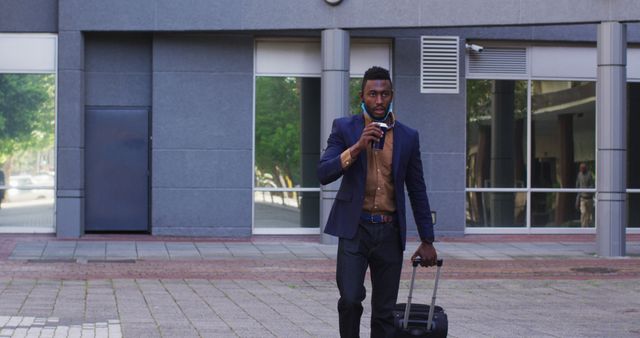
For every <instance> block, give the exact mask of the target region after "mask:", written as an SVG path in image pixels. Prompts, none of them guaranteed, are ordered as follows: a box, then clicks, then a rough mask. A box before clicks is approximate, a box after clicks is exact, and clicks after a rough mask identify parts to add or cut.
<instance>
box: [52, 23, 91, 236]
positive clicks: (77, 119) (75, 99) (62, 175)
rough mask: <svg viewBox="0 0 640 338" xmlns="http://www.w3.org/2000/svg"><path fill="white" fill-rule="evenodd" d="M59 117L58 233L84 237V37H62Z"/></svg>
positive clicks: (76, 33)
mask: <svg viewBox="0 0 640 338" xmlns="http://www.w3.org/2000/svg"><path fill="white" fill-rule="evenodd" d="M57 90H58V116H57V126H56V129H57V130H56V138H57V142H56V153H57V154H56V167H57V168H56V181H57V182H56V215H55V224H56V234H57V236H58V237H60V238H77V237H80V236H81V235H83V234H84V104H85V103H84V102H85V101H84V98H85V95H84V92H85V89H84V37H83V35H82V33H81V32H79V31H60V32H59V34H58V88H57Z"/></svg>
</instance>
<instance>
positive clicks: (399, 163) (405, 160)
mask: <svg viewBox="0 0 640 338" xmlns="http://www.w3.org/2000/svg"><path fill="white" fill-rule="evenodd" d="M363 129H364V116H363V115H362V114H358V115H353V116H349V117H342V118H338V119H335V120H334V121H333V126H332V128H331V135H329V140H328V141H327V148H326V149H325V151H324V153H323V154H322V157H321V158H320V162H319V163H318V179H319V180H320V183H321V184H323V185H326V184H329V183H331V182H333V181H335V180H337V179H338V178H340V177H341V176H342V182H341V184H340V190H338V194H337V195H336V199H335V201H334V203H333V207H332V208H331V213H330V214H329V220H328V221H327V225H326V227H325V229H324V232H325V233H327V234H330V235H333V236H338V237H341V238H348V239H351V238H354V237H355V235H356V231H357V230H358V223H359V219H360V213H361V212H362V205H363V203H364V192H365V182H366V175H367V154H366V152H364V151H363V152H361V153H360V154H359V155H358V159H357V160H356V161H355V162H354V163H353V164H352V165H351V166H350V167H348V168H347V169H345V170H343V169H342V162H341V161H340V154H342V152H343V151H345V150H346V149H347V148H349V147H351V146H352V145H354V144H355V143H356V142H358V140H359V139H360V135H361V134H362V130H363ZM391 172H392V175H393V183H394V187H395V197H396V212H397V216H398V225H399V226H400V237H401V241H402V248H403V249H404V247H405V243H406V238H407V221H406V214H405V212H406V209H405V197H404V196H405V193H404V187H405V184H406V186H407V192H408V194H409V200H410V202H411V208H412V209H413V217H414V219H415V221H416V226H417V228H418V233H419V234H420V238H421V239H422V240H429V241H433V238H434V235H433V223H432V220H431V209H430V208H429V199H428V198H427V188H426V185H425V183H424V175H423V172H422V160H421V159H420V139H419V136H418V131H416V130H415V129H412V128H409V127H407V126H406V125H404V124H402V123H400V122H397V121H396V123H395V126H394V129H393V159H392V168H391Z"/></svg>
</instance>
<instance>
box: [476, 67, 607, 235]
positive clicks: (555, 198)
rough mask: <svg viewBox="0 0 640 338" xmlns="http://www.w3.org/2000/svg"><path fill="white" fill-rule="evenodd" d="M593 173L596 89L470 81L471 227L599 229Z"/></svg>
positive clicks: (580, 84)
mask: <svg viewBox="0 0 640 338" xmlns="http://www.w3.org/2000/svg"><path fill="white" fill-rule="evenodd" d="M528 131H529V132H530V134H528ZM595 170H596V168H595V83H594V82H578V81H542V80H468V81H467V199H466V208H467V212H466V215H467V226H468V227H593V225H594V219H595V216H594V213H595V210H594V209H595V207H594V205H595V203H594V200H593V196H594V189H595Z"/></svg>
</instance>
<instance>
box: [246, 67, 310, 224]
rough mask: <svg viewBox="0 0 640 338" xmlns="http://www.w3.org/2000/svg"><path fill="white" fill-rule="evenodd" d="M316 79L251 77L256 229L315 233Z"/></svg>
mask: <svg viewBox="0 0 640 338" xmlns="http://www.w3.org/2000/svg"><path fill="white" fill-rule="evenodd" d="M319 125H320V78H317V77H267V76H259V77H256V121H255V166H256V167H255V192H254V202H255V209H254V210H255V227H256V228H296V227H303V228H318V227H319V220H320V216H319V208H320V200H319V198H320V192H319V191H320V186H319V182H318V179H317V177H316V167H317V164H318V160H319V156H320V130H319V128H318V126H319Z"/></svg>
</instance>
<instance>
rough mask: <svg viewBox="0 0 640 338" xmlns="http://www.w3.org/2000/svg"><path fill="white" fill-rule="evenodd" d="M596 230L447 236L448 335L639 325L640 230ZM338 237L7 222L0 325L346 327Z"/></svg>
mask: <svg viewBox="0 0 640 338" xmlns="http://www.w3.org/2000/svg"><path fill="white" fill-rule="evenodd" d="M592 240H593V237H592V236H591V237H590V236H532V237H526V236H520V237H518V236H493V237H492V236H486V237H473V236H468V237H465V238H461V239H447V240H444V241H442V242H439V243H437V244H436V245H437V248H438V249H439V252H440V255H441V256H442V257H444V258H445V267H444V268H443V274H442V279H441V282H440V288H439V292H438V304H439V305H441V306H443V307H444V308H445V309H446V311H447V314H448V316H449V334H450V336H451V337H638V336H640V320H638V318H640V317H639V316H640V283H639V282H640V236H637V235H632V236H628V242H627V251H628V253H629V257H628V258H622V259H604V258H599V257H596V256H595V255H594V252H595V244H594V241H592ZM414 244H415V243H412V244H410V245H409V246H408V247H409V248H411V247H412V246H413V245H414ZM335 250H336V246H335V245H321V244H318V243H316V242H313V240H308V238H302V239H299V238H298V239H296V238H293V239H287V238H276V237H272V238H266V237H265V238H258V239H254V240H252V241H229V240H216V239H213V240H201V239H175V238H162V239H159V238H150V236H93V237H92V236H89V237H88V239H82V240H73V241H69V240H57V239H55V238H54V237H51V236H44V235H36V236H5V235H0V337H134V338H142V337H337V336H338V334H337V332H338V328H337V324H338V318H337V311H336V302H337V299H338V292H337V288H336V286H335V282H334V278H335ZM410 254H411V252H407V256H409V255H410ZM409 273H410V268H409V265H406V266H405V269H404V272H403V280H402V283H401V289H400V297H399V299H400V301H404V299H406V295H407V293H408V278H409ZM433 276H434V273H433V269H421V270H420V272H419V276H418V281H417V285H416V291H415V292H414V301H415V302H420V303H428V302H429V300H430V297H431V288H432V286H433ZM367 289H368V290H370V285H369V284H367ZM368 296H369V295H368ZM368 302H369V298H367V300H365V303H364V305H365V312H364V315H363V321H362V332H361V334H362V336H363V337H365V336H368V335H369V323H368V318H370V304H369V303H368Z"/></svg>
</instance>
